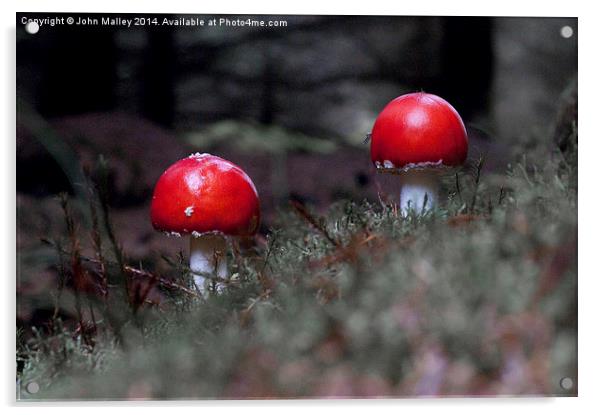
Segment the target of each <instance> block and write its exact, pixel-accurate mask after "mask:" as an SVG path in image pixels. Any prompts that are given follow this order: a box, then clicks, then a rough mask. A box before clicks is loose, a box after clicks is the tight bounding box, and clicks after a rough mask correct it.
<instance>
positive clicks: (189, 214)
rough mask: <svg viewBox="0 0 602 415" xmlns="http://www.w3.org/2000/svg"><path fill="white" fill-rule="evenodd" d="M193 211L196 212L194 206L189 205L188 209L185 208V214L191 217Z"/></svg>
mask: <svg viewBox="0 0 602 415" xmlns="http://www.w3.org/2000/svg"><path fill="white" fill-rule="evenodd" d="M193 213H194V206H188V207H187V208H186V209H184V214H185V215H186V216H187V217H191V216H192V214H193Z"/></svg>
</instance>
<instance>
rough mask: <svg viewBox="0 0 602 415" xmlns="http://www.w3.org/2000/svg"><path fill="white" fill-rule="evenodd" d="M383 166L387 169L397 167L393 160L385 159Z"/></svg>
mask: <svg viewBox="0 0 602 415" xmlns="http://www.w3.org/2000/svg"><path fill="white" fill-rule="evenodd" d="M383 166H384V167H385V169H394V168H395V164H393V162H392V161H391V160H385V161H384V162H383Z"/></svg>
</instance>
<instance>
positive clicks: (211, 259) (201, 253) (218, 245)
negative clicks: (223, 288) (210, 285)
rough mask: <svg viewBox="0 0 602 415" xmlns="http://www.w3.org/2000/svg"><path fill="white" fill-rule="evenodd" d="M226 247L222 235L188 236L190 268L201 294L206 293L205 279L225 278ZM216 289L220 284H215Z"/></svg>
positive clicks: (218, 288)
mask: <svg viewBox="0 0 602 415" xmlns="http://www.w3.org/2000/svg"><path fill="white" fill-rule="evenodd" d="M226 249H227V244H226V238H225V237H224V236H223V235H215V234H210V235H201V236H199V237H194V236H190V270H191V271H192V274H193V277H194V283H195V285H196V286H197V289H198V290H199V291H200V292H201V293H202V294H203V295H205V294H206V293H207V280H211V277H219V278H223V279H225V278H226V276H227V272H228V270H227V268H226ZM216 289H217V290H218V291H219V290H220V284H216Z"/></svg>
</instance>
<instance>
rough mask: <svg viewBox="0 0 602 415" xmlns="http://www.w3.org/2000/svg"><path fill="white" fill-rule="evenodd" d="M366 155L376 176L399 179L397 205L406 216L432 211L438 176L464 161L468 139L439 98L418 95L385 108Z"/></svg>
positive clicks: (455, 116) (451, 110) (454, 114)
mask: <svg viewBox="0 0 602 415" xmlns="http://www.w3.org/2000/svg"><path fill="white" fill-rule="evenodd" d="M370 138H371V144H370V155H371V158H372V162H373V163H374V165H375V166H376V168H377V171H379V172H382V173H394V174H399V175H400V176H401V182H402V183H401V191H400V196H399V203H400V208H401V211H402V212H403V213H404V215H407V214H408V213H409V211H410V210H412V209H413V210H415V211H418V212H420V211H422V209H425V210H429V209H432V208H434V207H435V206H436V203H437V193H438V180H437V175H438V172H439V171H441V170H442V169H444V168H446V167H453V166H459V165H461V164H462V163H464V160H466V154H467V152H468V137H467V134H466V128H465V127H464V123H463V122H462V118H460V115H459V114H458V112H457V111H456V110H455V109H454V107H452V106H451V105H450V104H449V103H448V102H447V101H445V100H444V99H443V98H440V97H438V96H437V95H433V94H426V93H423V92H417V93H411V94H406V95H402V96H400V97H397V98H395V99H394V100H393V101H391V102H389V103H388V104H387V106H386V107H385V108H384V109H383V110H382V112H381V113H380V114H379V115H378V117H377V118H376V122H375V123H374V127H373V128H372V133H371V136H370Z"/></svg>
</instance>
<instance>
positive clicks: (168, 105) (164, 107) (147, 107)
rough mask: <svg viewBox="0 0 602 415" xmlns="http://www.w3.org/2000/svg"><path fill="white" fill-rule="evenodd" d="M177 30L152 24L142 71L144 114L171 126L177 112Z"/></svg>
mask: <svg viewBox="0 0 602 415" xmlns="http://www.w3.org/2000/svg"><path fill="white" fill-rule="evenodd" d="M173 33H174V30H173V29H172V28H167V29H162V28H157V27H153V28H151V29H149V31H148V46H147V48H146V51H145V56H144V65H143V73H142V77H141V78H142V90H141V95H140V98H141V103H140V104H141V108H142V114H143V115H144V116H145V117H146V118H148V119H149V120H151V121H154V122H156V123H158V124H160V125H163V126H164V127H168V128H170V127H172V126H173V122H174V114H175V111H174V110H175V95H174V90H175V84H174V83H175V76H176V71H175V66H176V50H175V47H174V36H173Z"/></svg>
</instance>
